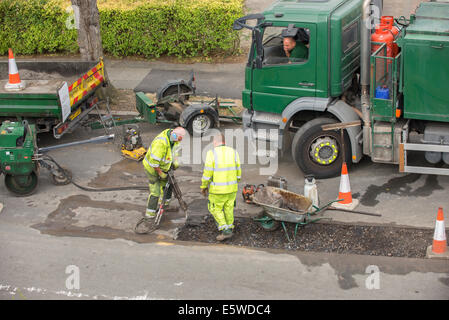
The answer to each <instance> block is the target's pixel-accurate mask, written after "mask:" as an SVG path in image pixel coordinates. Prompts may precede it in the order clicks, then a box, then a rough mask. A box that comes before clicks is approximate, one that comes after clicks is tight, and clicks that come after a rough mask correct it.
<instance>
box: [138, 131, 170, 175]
mask: <svg viewBox="0 0 449 320" xmlns="http://www.w3.org/2000/svg"><path fill="white" fill-rule="evenodd" d="M170 130H171V129H166V130H164V131H162V132H161V133H160V134H158V135H157V136H156V138H154V140H153V142H151V146H150V147H149V148H148V151H147V154H146V155H145V158H143V161H142V163H143V166H144V167H145V169H146V170H147V171H148V172H149V173H151V174H156V171H155V170H154V168H157V167H159V168H161V170H162V171H164V172H167V171H168V170H169V169H170V166H171V164H172V162H174V163H173V165H174V166H175V167H177V166H178V163H177V157H178V150H179V142H174V144H173V147H171V146H170Z"/></svg>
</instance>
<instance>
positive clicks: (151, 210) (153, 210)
mask: <svg viewBox="0 0 449 320" xmlns="http://www.w3.org/2000/svg"><path fill="white" fill-rule="evenodd" d="M147 212H149V213H155V212H156V210H155V209H147Z"/></svg>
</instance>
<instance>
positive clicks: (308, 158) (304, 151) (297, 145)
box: [292, 118, 351, 179]
mask: <svg viewBox="0 0 449 320" xmlns="http://www.w3.org/2000/svg"><path fill="white" fill-rule="evenodd" d="M331 123H338V121H337V120H334V119H331V118H317V119H313V120H311V121H309V122H307V123H306V124H305V125H303V126H302V127H301V128H300V129H299V130H298V131H297V132H296V134H295V136H294V138H293V143H292V156H293V159H295V162H296V164H297V165H298V166H299V168H300V169H301V170H302V171H303V172H304V174H306V175H307V174H313V175H314V176H315V178H318V179H327V178H332V177H336V176H338V175H339V174H340V173H341V165H342V160H343V157H342V152H343V150H342V143H341V137H340V132H339V131H337V130H335V131H323V129H321V126H322V125H324V124H331ZM344 139H345V142H344V143H345V151H346V154H345V158H346V162H347V164H348V165H349V163H350V159H351V145H350V142H349V137H348V135H347V133H346V131H345V133H344Z"/></svg>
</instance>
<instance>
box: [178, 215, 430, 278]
mask: <svg viewBox="0 0 449 320" xmlns="http://www.w3.org/2000/svg"><path fill="white" fill-rule="evenodd" d="M235 225H236V226H235V231H234V236H233V237H232V238H231V239H228V240H226V241H225V242H224V243H225V244H229V245H234V246H245V247H255V248H271V249H286V250H293V251H306V252H307V251H310V252H327V253H339V254H358V255H369V256H386V257H407V258H425V255H426V249H427V246H429V245H431V244H432V238H433V230H430V229H417V228H400V227H392V226H363V225H344V224H330V223H312V224H309V225H306V226H301V227H299V229H298V233H297V236H296V239H295V240H292V239H293V238H294V236H293V234H294V229H295V225H294V224H289V223H286V224H285V225H286V229H287V232H288V233H289V237H290V240H291V241H289V240H288V239H287V237H286V234H285V232H284V230H283V229H282V228H279V229H278V230H276V231H272V232H268V231H265V230H264V229H263V228H262V227H261V225H260V223H258V222H256V221H253V220H252V219H247V218H236V220H235ZM217 235H218V231H217V228H216V226H215V222H214V221H213V219H212V218H210V217H208V218H207V219H206V221H205V223H204V224H202V225H199V226H198V225H185V226H184V227H183V228H181V229H180V231H179V233H178V236H177V240H181V241H198V242H205V243H218V241H217V240H216V239H215V237H216V236H217ZM341 281H342V283H344V284H343V286H345V287H352V286H353V285H354V284H353V283H352V281H351V280H350V277H344V275H342V279H341Z"/></svg>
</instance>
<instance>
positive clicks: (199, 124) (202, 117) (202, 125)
mask: <svg viewBox="0 0 449 320" xmlns="http://www.w3.org/2000/svg"><path fill="white" fill-rule="evenodd" d="M214 127H215V119H214V118H213V117H212V116H211V115H209V114H206V113H198V114H196V115H194V116H193V117H191V118H190V120H189V122H188V123H187V131H189V133H190V134H191V135H196V136H202V135H204V134H205V133H206V132H207V131H208V130H210V129H212V128H214Z"/></svg>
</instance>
